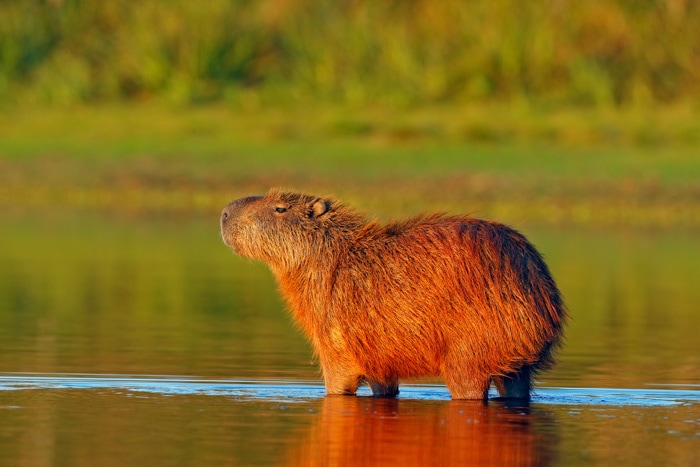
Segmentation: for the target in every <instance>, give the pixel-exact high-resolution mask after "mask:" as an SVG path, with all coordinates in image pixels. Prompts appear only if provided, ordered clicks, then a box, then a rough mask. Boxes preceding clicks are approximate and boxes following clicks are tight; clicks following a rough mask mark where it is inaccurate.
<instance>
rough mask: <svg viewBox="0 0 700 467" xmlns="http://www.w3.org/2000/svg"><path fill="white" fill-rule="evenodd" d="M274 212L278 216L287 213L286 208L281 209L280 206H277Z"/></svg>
mask: <svg viewBox="0 0 700 467" xmlns="http://www.w3.org/2000/svg"><path fill="white" fill-rule="evenodd" d="M275 212H276V213H278V214H282V213H283V212H287V208H283V207H282V206H277V207H276V208H275Z"/></svg>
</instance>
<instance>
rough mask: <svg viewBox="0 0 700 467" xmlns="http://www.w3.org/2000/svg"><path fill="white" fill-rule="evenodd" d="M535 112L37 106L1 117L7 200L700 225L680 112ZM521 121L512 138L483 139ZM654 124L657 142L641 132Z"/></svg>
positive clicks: (126, 207)
mask: <svg viewBox="0 0 700 467" xmlns="http://www.w3.org/2000/svg"><path fill="white" fill-rule="evenodd" d="M489 112H491V113H489ZM484 115H489V118H484ZM526 117H527V115H524V116H523V120H521V121H519V124H516V121H518V119H517V118H516V117H515V116H514V114H513V112H512V111H509V112H505V111H501V113H499V112H498V111H497V110H490V109H486V108H483V109H481V111H480V112H476V111H475V112H474V114H469V113H467V114H465V113H463V112H454V111H452V112H450V111H447V110H445V109H442V110H440V111H438V110H435V109H433V110H425V111H420V112H418V111H417V112H413V113H411V114H408V115H407V114H392V113H390V112H381V111H376V112H374V113H373V112H352V111H345V112H339V111H338V110H337V109H336V110H331V109H323V108H319V109H317V110H316V111H314V110H313V109H309V108H306V109H303V110H294V109H287V110H282V109H277V110H268V111H264V110H258V111H242V110H241V109H237V110H236V109H233V108H230V107H220V106H218V107H200V108H181V109H166V108H163V107H116V108H115V107H109V108H107V107H103V108H94V107H93V108H73V109H72V110H65V109H64V110H53V111H48V110H42V111H29V110H27V111H24V112H18V113H13V114H7V115H4V116H2V117H1V118H0V120H2V122H1V123H2V124H1V125H0V155H2V157H1V158H0V205H3V206H4V207H5V208H4V209H7V210H10V211H11V210H16V209H24V208H32V209H34V208H38V209H45V208H50V207H56V206H68V207H75V208H81V209H82V208H87V209H96V210H108V211H112V212H115V213H124V214H135V215H142V214H149V215H152V214H159V213H160V214H166V213H171V214H172V213H188V214H202V215H207V216H215V215H217V213H218V210H219V209H220V208H221V207H222V206H223V204H225V203H226V202H227V201H228V200H230V199H232V198H234V197H237V196H242V195H245V194H250V193H259V192H262V191H265V190H266V189H267V188H268V187H270V186H289V187H296V188H299V189H303V190H306V191H314V192H319V193H329V194H333V195H335V196H337V197H340V198H342V199H344V200H346V201H348V202H351V203H352V204H355V205H358V206H359V207H361V208H364V209H366V210H368V211H371V212H373V213H376V214H377V215H379V216H380V217H384V218H386V217H395V216H399V215H405V214H410V213H415V212H417V211H421V210H446V211H453V212H455V211H473V212H475V213H476V214H477V215H481V216H486V217H494V218H499V219H502V220H506V221H508V222H512V223H516V224H521V223H528V222H529V223H538V224H558V223H569V224H580V225H628V226H649V227H652V226H661V227H677V226H683V227H693V228H695V227H699V226H700V158H699V157H698V149H697V148H698V146H697V144H695V141H694V140H693V139H692V137H691V138H690V139H688V138H678V137H677V136H673V133H672V132H674V131H678V128H679V127H680V126H681V125H680V124H681V123H682V124H685V125H686V130H687V131H688V135H692V134H693V131H694V130H695V129H694V128H693V125H694V123H692V122H689V121H687V120H685V119H683V118H682V117H683V114H682V113H669V114H668V115H666V116H662V115H656V116H655V118H654V120H651V119H650V120H649V121H643V120H644V119H643V118H640V121H641V122H642V123H637V122H635V120H634V119H631V118H624V117H625V116H620V115H612V114H610V115H605V114H602V115H601V114H592V115H590V118H585V117H586V116H585V115H581V114H578V115H573V114H571V115H570V114H555V115H549V116H541V117H540V120H539V121H538V120H537V118H536V116H530V118H526ZM509 118H510V119H511V122H512V127H511V128H512V129H513V132H512V133H511V134H509V136H507V137H505V136H503V137H496V136H488V137H486V136H485V135H494V134H498V131H500V130H502V129H503V128H504V127H505V128H508V121H509V120H508V119H509ZM567 119H570V120H571V121H572V122H574V123H572V124H571V125H569V124H566V121H567ZM652 121H655V122H657V124H656V125H652ZM637 125H640V126H637ZM470 128H471V129H472V131H467V130H468V129H470ZM474 128H481V130H480V132H477V131H476V130H475V129H474ZM554 128H561V129H562V132H563V133H559V134H557V136H556V137H555V136H552V135H553V134H555V132H553V130H552V129H554ZM644 128H653V129H654V131H655V132H656V133H655V135H656V136H654V137H652V135H649V134H647V135H646V137H645V138H641V135H643V134H645V132H644ZM602 129H605V131H603V130H602ZM666 129H668V132H667V131H666ZM669 132H670V133H669ZM608 133H611V134H614V135H616V136H615V137H614V138H613V139H610V138H611V137H610V136H607V137H606V136H604V135H607V134H608ZM475 135H476V136H475Z"/></svg>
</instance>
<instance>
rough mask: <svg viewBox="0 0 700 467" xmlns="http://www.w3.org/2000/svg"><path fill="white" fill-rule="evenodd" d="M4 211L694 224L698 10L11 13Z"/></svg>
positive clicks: (446, 6)
mask: <svg viewBox="0 0 700 467" xmlns="http://www.w3.org/2000/svg"><path fill="white" fill-rule="evenodd" d="M0 18H2V20H1V21H0V206H2V207H7V208H10V209H21V208H22V207H27V206H29V207H37V208H39V209H43V208H45V207H46V206H50V205H52V204H56V203H58V204H63V205H66V206H75V207H79V208H83V207H87V208H90V209H99V210H105V209H107V210H111V211H115V212H116V211H119V212H126V213H140V214H143V213H149V214H150V213H154V212H178V213H181V212H188V213H192V212H198V213H202V214H205V215H208V216H213V215H216V213H217V212H218V210H219V209H220V208H221V206H222V205H223V204H224V203H225V202H227V201H228V200H229V199H231V198H233V197H237V196H242V195H246V194H249V193H251V192H254V193H259V192H262V191H265V190H267V189H268V188H269V187H270V186H288V187H293V188H297V189H301V190H304V191H315V192H319V193H327V194H333V195H335V196H337V197H339V198H341V199H344V200H346V201H348V202H349V203H352V204H354V205H356V206H358V207H360V208H363V209H366V210H368V211H370V212H373V213H376V214H377V215H378V216H380V217H383V218H386V217H396V216H402V215H406V214H413V213H415V212H417V211H420V210H446V211H460V212H464V211H472V212H474V213H475V214H477V215H481V216H486V217H495V218H498V219H501V220H504V221H507V222H513V223H516V224H518V223H520V222H537V223H550V224H551V223H555V224H559V223H574V224H612V225H631V226H671V227H677V226H690V227H693V228H695V227H697V226H700V157H698V155H699V154H700V150H699V147H700V79H698V78H700V54H698V50H700V35H699V34H697V31H698V30H700V4H699V3H697V2H692V1H686V0H645V1H635V2H631V1H629V0H606V1H602V0H590V1H586V2H575V1H572V0H547V1H544V0H535V1H531V2H519V1H514V0H491V1H488V0H474V1H471V2H459V1H455V0H445V1H442V2H428V1H425V0H411V1H387V2H369V1H359V0H355V1H345V0H344V1H334V2H331V1H308V0H303V1H302V0H258V1H252V0H248V1H245V0H211V1H208V2H194V1H187V0H169V1H165V0H142V1H139V2H133V1H127V0H113V1H109V2H101V1H96V0H22V1H17V0H8V1H2V2H0Z"/></svg>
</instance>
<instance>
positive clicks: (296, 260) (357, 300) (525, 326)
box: [221, 189, 566, 399]
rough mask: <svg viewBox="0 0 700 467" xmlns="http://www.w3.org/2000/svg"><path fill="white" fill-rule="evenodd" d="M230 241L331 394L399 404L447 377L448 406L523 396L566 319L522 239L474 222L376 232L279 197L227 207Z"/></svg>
mask: <svg viewBox="0 0 700 467" xmlns="http://www.w3.org/2000/svg"><path fill="white" fill-rule="evenodd" d="M221 233H222V236H223V239H224V242H225V243H226V244H227V245H228V246H230V247H231V248H232V249H233V250H234V251H235V252H236V253H238V254H239V255H241V256H244V257H248V258H254V259H258V260H262V261H264V262H265V263H267V264H268V265H269V267H270V269H271V270H272V272H273V274H274V275H275V277H276V279H277V282H278V284H279V287H280V289H281V292H282V294H283V295H284V297H285V298H286V300H287V302H288V304H289V306H290V308H291V311H292V314H293V316H294V318H295V319H296V321H297V322H298V324H299V325H300V327H301V328H302V330H303V331H304V332H305V333H306V335H307V336H308V338H309V339H310V340H311V343H312V345H313V348H314V350H315V352H316V353H317V354H318V357H319V360H320V363H321V368H322V370H323V377H324V380H325V384H326V391H327V392H328V394H354V393H355V391H356V390H357V388H358V386H359V385H360V384H362V383H363V382H366V383H367V384H369V386H370V387H371V388H372V392H373V394H374V395H376V396H395V395H396V394H398V385H399V380H400V379H402V378H413V377H421V376H438V375H442V376H444V378H445V382H446V384H447V387H448V389H449V390H450V394H451V395H452V397H453V398H455V399H485V398H486V396H487V392H488V388H489V385H490V383H491V381H492V380H493V382H494V384H495V385H496V388H497V389H498V392H499V394H500V395H501V396H502V397H514V398H522V399H528V398H529V397H530V389H531V387H530V386H531V383H530V381H531V379H530V378H531V376H532V375H533V373H535V372H537V371H539V370H543V369H546V368H548V367H549V366H550V365H551V364H552V362H553V358H552V352H553V350H554V349H555V348H556V347H557V345H558V344H559V342H560V339H561V336H562V326H563V324H564V321H565V320H566V314H565V311H564V307H563V304H562V300H561V298H560V295H559V291H558V290H557V287H556V285H555V283H554V280H553V279H552V277H551V275H550V273H549V270H548V268H547V266H546V265H545V263H544V261H543V260H542V258H541V257H540V255H539V254H538V252H537V251H536V250H535V248H534V247H533V246H532V245H531V244H530V243H529V242H528V241H527V240H526V239H525V237H524V236H523V235H521V234H520V233H518V232H516V231H515V230H513V229H511V228H509V227H506V226H505V225H502V224H499V223H496V222H489V221H485V220H479V219H474V218H472V217H469V216H466V215H465V216H448V215H443V214H431V215H421V216H417V217H414V218H411V219H407V220H403V221H399V222H391V223H389V224H385V225H382V224H380V223H378V222H375V221H371V220H368V219H367V218H366V217H365V216H364V215H362V214H360V213H358V212H356V211H354V210H352V209H350V208H348V207H346V206H344V205H343V204H341V203H339V202H337V201H334V200H332V199H327V198H319V197H316V196H310V195H305V194H299V193H292V192H287V191H281V190H274V189H273V190H270V192H268V193H267V195H265V196H251V197H248V198H242V199H239V200H236V201H233V202H232V203H230V204H229V205H228V206H226V208H225V209H224V210H223V212H222V215H221Z"/></svg>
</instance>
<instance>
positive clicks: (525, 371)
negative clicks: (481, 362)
mask: <svg viewBox="0 0 700 467" xmlns="http://www.w3.org/2000/svg"><path fill="white" fill-rule="evenodd" d="M493 383H494V384H495V385H496V389H498V394H499V395H500V396H501V397H504V398H508V399H525V400H530V388H531V385H530V367H528V366H524V367H522V368H521V369H520V370H519V371H517V372H515V373H511V374H508V375H506V376H495V377H494V378H493Z"/></svg>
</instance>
